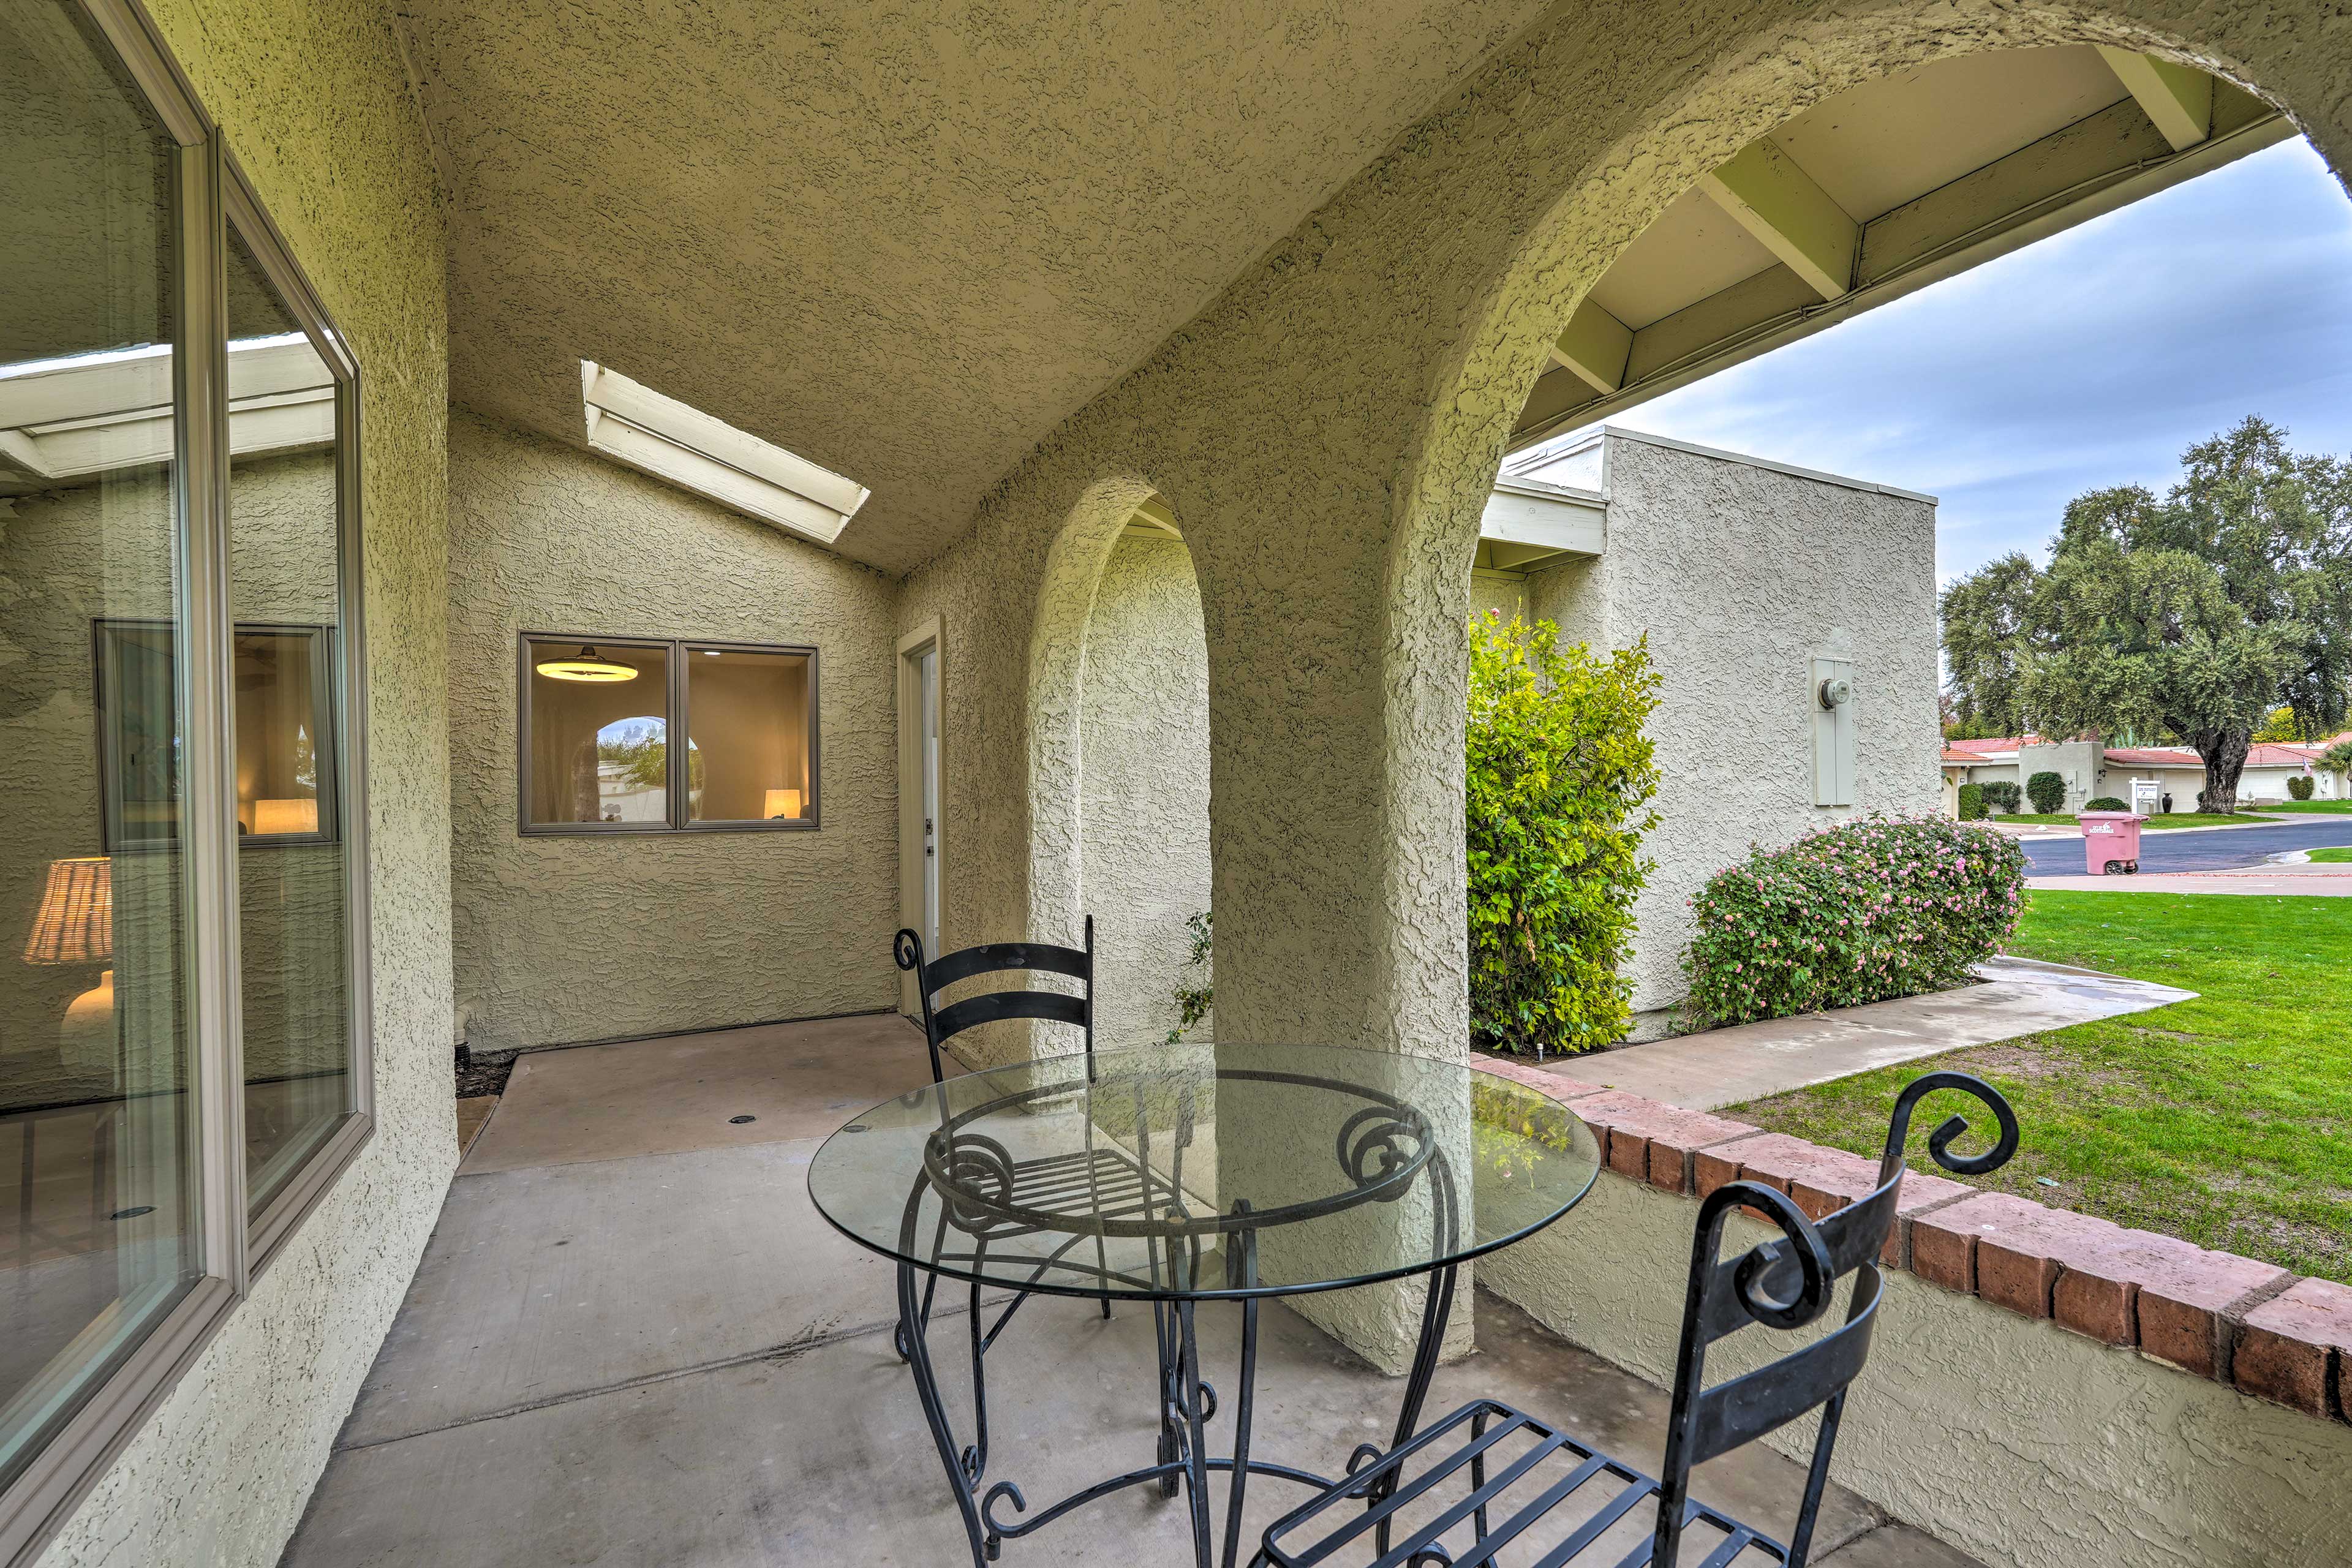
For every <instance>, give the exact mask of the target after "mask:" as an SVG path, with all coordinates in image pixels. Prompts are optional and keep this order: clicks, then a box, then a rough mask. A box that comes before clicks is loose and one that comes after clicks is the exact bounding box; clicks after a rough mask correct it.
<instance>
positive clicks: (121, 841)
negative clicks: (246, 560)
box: [90, 616, 344, 856]
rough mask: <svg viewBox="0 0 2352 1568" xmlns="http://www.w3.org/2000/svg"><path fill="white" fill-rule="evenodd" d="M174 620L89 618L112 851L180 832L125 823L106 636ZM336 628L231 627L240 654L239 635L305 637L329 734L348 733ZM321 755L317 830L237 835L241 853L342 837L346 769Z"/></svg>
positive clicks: (158, 844)
mask: <svg viewBox="0 0 2352 1568" xmlns="http://www.w3.org/2000/svg"><path fill="white" fill-rule="evenodd" d="M171 625H172V623H171V622H169V621H157V620H148V619H142V618H141V617H139V616H98V617H97V618H96V619H94V620H92V621H91V622H90V649H91V652H90V669H91V674H92V675H93V677H94V678H95V679H96V681H97V692H98V705H97V710H98V715H99V723H98V739H97V756H98V769H99V790H100V797H99V832H98V842H99V847H100V850H102V851H103V852H104V853H106V854H108V855H110V856H111V855H144V854H151V853H152V852H154V851H156V850H159V849H172V848H174V847H177V845H178V842H179V840H178V837H177V834H176V832H175V833H174V835H173V837H170V838H149V837H133V836H131V834H130V833H129V832H127V831H126V830H125V829H124V827H123V826H122V823H121V812H122V805H123V803H122V801H121V799H120V798H118V797H117V795H116V794H115V792H114V789H113V785H114V784H115V782H116V781H115V777H114V759H113V754H112V748H111V747H110V744H109V743H108V731H109V729H110V725H109V722H108V716H109V712H110V704H109V703H108V701H107V693H108V691H109V690H110V686H109V684H108V681H107V664H108V658H109V655H108V653H107V636H108V634H109V633H110V632H115V631H121V630H131V631H168V630H169V629H170V628H171ZM337 630H338V628H337V627H335V626H318V625H302V624H299V623H296V622H291V621H237V622H236V623H234V624H233V625H231V626H230V627H229V652H230V657H231V658H232V659H234V658H235V657H236V639H237V638H238V637H247V636H270V637H303V638H305V639H306V640H307V647H308V658H309V663H310V679H311V682H312V686H311V689H313V690H314V691H316V692H317V693H318V694H319V712H320V717H321V718H322V719H323V720H324V721H325V725H326V732H327V733H329V734H332V735H342V734H343V733H344V728H343V721H344V714H343V711H342V697H341V674H340V671H339V670H338V668H337V667H338V665H339V664H340V663H341V651H342V642H343V639H342V638H341V637H338V636H337V635H336V632H337ZM229 749H230V755H231V758H232V761H233V760H234V758H235V755H236V737H235V736H234V735H232V736H230V737H229ZM318 757H319V763H318V766H319V773H320V786H319V805H320V811H319V821H320V827H319V829H318V830H317V831H316V832H313V833H247V834H240V835H238V836H237V840H236V846H237V848H238V849H239V850H240V851H243V850H248V849H275V848H283V847H322V846H325V845H330V844H335V843H339V842H340V841H341V838H340V836H341V832H342V826H343V791H342V774H343V768H342V766H341V763H340V761H339V760H338V759H337V758H336V756H335V754H334V750H333V749H332V748H329V749H327V750H325V751H322V752H319V753H318Z"/></svg>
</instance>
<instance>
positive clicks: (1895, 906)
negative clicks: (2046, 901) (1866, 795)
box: [1683, 816, 2025, 1026]
mask: <svg viewBox="0 0 2352 1568" xmlns="http://www.w3.org/2000/svg"><path fill="white" fill-rule="evenodd" d="M2024 891H2025V851H2024V850H2023V849H2021V848H2020V847H2018V843H2017V841H2016V840H2015V839H2013V838H2011V837H2008V836H2007V835H2005V834H2001V833H1998V832H1995V831H1993V830H1992V829H1990V828H1984V827H1970V826H1967V825H1965V824H1962V823H1958V822H1949V821H1947V820H1945V819H1944V818H1942V817H1940V816H1927V817H1887V816H1869V817H1864V818H1863V819H1861V820H1859V821H1855V822H1848V823H1845V824H1843V825H1842V826H1837V827H1832V828H1829V829H1826V830H1824V831H1822V832H1820V833H1814V834H1810V835H1808V836H1807V837H1803V838H1801V839H1799V840H1798V841H1797V842H1796V843H1794V844H1791V845H1790V846H1789V847H1786V848H1783V849H1757V850H1752V851H1750V852H1749V854H1748V858H1747V860H1746V861H1745V862H1743V863H1742V864H1740V865H1738V866H1734V867H1732V868H1730V869H1728V870H1727V871H1723V872H1721V873H1719V874H1717V876H1716V878H1715V879H1714V880H1712V881H1710V882H1708V883H1707V885H1706V889H1704V890H1703V891H1702V892H1701V893H1700V894H1699V896H1698V897H1697V898H1696V899H1693V900H1691V912H1692V914H1693V915H1694V916H1695V917H1696V922H1697V927H1698V932H1697V935H1696V936H1695V937H1694V938H1693V939H1692V940H1691V944H1690V951H1689V952H1688V953H1687V954H1686V955H1685V958H1684V960H1683V968H1684V972H1685V973H1686V974H1688V975H1689V977H1690V983H1691V989H1690V999H1689V1001H1688V1002H1687V1003H1686V1004H1685V1008H1686V1011H1687V1012H1688V1013H1689V1015H1690V1017H1691V1020H1692V1022H1693V1023H1694V1024H1695V1025H1697V1026H1712V1025H1719V1024H1744V1023H1748V1022H1750V1021H1751V1020H1754V1019H1757V1018H1782V1017H1787V1016H1790V1015H1792V1014H1797V1013H1812V1012H1819V1011H1821V1010H1822V1009H1823V1008H1828V1007H1853V1006H1858V1005H1861V1004H1863V1003H1864V1002H1882V1001H1885V1000H1886V999H1887V998H1889V997H1892V996H1916V995H1917V994H1920V993H1922V992H1927V991H1940V990H1944V989H1946V988H1947V987H1949V986H1953V985H1958V984H1963V983H1965V982H1966V981H1967V980H1968V978H1969V969H1970V968H1971V967H1972V966H1973V965H1975V964H1977V963H1981V962H1982V961H1983V960H1985V959H1987V958H1990V956H1992V954H1993V953H1994V952H1996V951H1997V950H1998V949H1999V947H2000V942H2002V940H2003V939H2004V938H2006V937H2007V936H2008V935H2009V933H2010V931H2011V930H2012V929H2013V928H2014V927H2015V926H2016V924H2017V915H2018V910H2019V908H2020V907H2021V903H2022V901H2023V899H2024Z"/></svg>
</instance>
